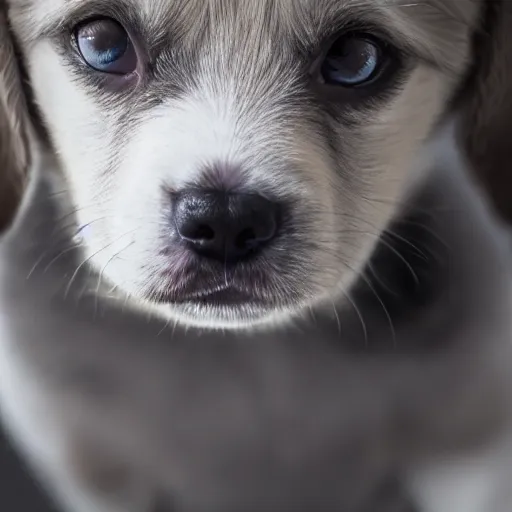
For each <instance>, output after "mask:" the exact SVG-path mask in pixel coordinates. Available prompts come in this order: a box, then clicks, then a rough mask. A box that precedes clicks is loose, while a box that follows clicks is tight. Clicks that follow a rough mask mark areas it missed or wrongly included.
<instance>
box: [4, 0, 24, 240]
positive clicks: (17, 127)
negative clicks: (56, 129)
mask: <svg viewBox="0 0 512 512" xmlns="http://www.w3.org/2000/svg"><path fill="white" fill-rule="evenodd" d="M27 128H28V113H27V106H26V101H25V98H24V94H23V87H22V81H21V76H20V70H19V67H18V60H17V56H16V52H15V47H14V43H13V40H12V38H11V34H10V28H9V24H8V20H7V7H6V5H5V0H0V234H1V233H2V232H3V231H5V229H6V228H7V227H8V226H9V224H10V223H11V221H12V220H13V218H14V214H15V213H16V211H17V209H18V206H19V203H20V201H21V197H22V193H23V190H24V188H25V183H26V178H27V173H28V167H29V159H30V154H29V147H28V140H27V131H26V130H27Z"/></svg>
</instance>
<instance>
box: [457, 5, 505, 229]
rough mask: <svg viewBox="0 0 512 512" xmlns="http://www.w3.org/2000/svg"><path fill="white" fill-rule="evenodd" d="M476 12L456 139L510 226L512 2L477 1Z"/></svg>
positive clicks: (498, 211)
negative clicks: (477, 19) (477, 25)
mask: <svg viewBox="0 0 512 512" xmlns="http://www.w3.org/2000/svg"><path fill="white" fill-rule="evenodd" d="M460 1H464V0H460ZM482 8H483V9H482V15H481V24H480V28H479V30H478V31H477V34H476V36H475V43H474V56H475V58H474V67H473V72H472V76H471V77H470V80H469V83H468V84H467V87H466V88H465V90H464V92H463V98H462V105H463V107H462V118H461V124H460V127H459V129H460V131H459V134H460V136H461V143H462V147H463V149H464V151H465V152H466V155H467V158H468V160H469V163H470V165H471V167H472V169H473V172H474V173H475V174H476V177H477V179H478V181H479V182H480V183H481V184H483V186H484V188H485V189H486V190H487V191H488V193H489V196H490V198H491V200H492V203H493V204H494V206H495V209H496V211H497V213H498V214H499V215H500V216H501V217H502V218H503V219H504V220H505V221H507V222H508V223H510V224H512V0H482Z"/></svg>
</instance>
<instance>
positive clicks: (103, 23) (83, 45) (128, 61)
mask: <svg viewBox="0 0 512 512" xmlns="http://www.w3.org/2000/svg"><path fill="white" fill-rule="evenodd" d="M75 38H76V44H77V46H78V50H79V51H80V54H81V55H82V58H83V60H84V61H85V62H86V64H88V65H89V66H90V67H91V68H93V69H95V70H97V71H103V72H104V73H112V74H116V75H128V74H130V73H133V72H134V71H135V69H136V68H137V54H136V51H135V48H134V46H133V44H132V42H131V40H130V37H129V36H128V33H127V32H126V30H125V29H124V28H123V27H122V26H121V25H120V24H119V23H117V21H114V20H112V19H108V18H104V19H96V20H94V21H89V22H85V23H82V24H81V25H80V26H79V27H77V28H76V29H75Z"/></svg>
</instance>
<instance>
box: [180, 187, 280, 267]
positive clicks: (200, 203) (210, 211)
mask: <svg viewBox="0 0 512 512" xmlns="http://www.w3.org/2000/svg"><path fill="white" fill-rule="evenodd" d="M279 212H280V205H278V204H275V203H273V202H271V201H269V200H267V199H265V198H263V197H261V196H258V195H254V194H238V193H229V194H227V193H224V192H211V191H206V192H204V191H201V190H188V191H184V192H182V193H180V194H179V195H177V196H176V198H175V202H174V203H173V211H172V215H173V221H174V224H175V226H176V230H177V235H178V236H179V237H180V238H181V240H183V241H184V242H185V243H186V244H187V246H188V247H189V248H190V249H191V250H192V251H194V252H196V253H197V254H198V255H200V256H204V257H208V258H210V259H217V260H219V261H220V260H222V261H223V262H224V263H225V262H237V261H241V260H242V259H245V258H246V257H248V258H249V257H253V256H254V255H255V254H256V253H258V252H259V251H260V250H261V249H263V248H264V247H265V246H266V245H267V242H270V241H271V240H272V239H273V238H274V237H276V236H277V231H278V224H279V219H280V217H281V216H280V213H279Z"/></svg>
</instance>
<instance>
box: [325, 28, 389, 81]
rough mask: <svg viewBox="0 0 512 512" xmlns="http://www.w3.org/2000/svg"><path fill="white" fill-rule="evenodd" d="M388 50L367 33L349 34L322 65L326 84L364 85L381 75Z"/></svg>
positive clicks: (334, 47) (337, 41)
mask: <svg viewBox="0 0 512 512" xmlns="http://www.w3.org/2000/svg"><path fill="white" fill-rule="evenodd" d="M385 57H386V53H385V50H384V45H383V43H379V42H378V41H377V40H376V39H374V38H372V37H371V36H367V35H357V34H349V35H345V36H343V37H340V38H339V39H337V40H336V41H335V42H334V44H333V45H332V46H331V47H330V49H329V51H328V53H327V55H326V57H325V59H324V61H323V63H322V66H321V76H322V80H323V82H324V83H326V84H329V85H340V86H344V87H361V86H364V85H367V84H369V83H371V82H373V81H374V80H375V79H376V78H378V76H379V75H380V71H381V70H382V65H383V64H384V62H385Z"/></svg>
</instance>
